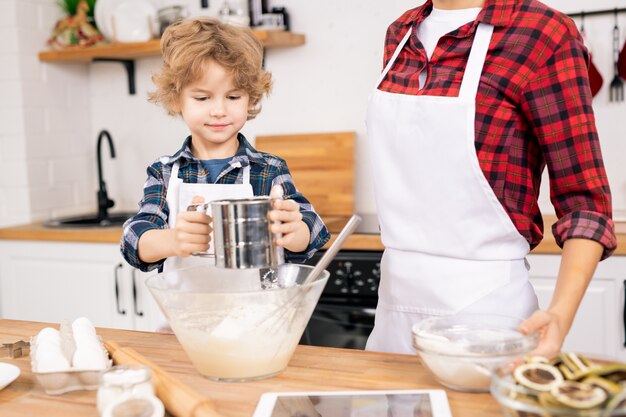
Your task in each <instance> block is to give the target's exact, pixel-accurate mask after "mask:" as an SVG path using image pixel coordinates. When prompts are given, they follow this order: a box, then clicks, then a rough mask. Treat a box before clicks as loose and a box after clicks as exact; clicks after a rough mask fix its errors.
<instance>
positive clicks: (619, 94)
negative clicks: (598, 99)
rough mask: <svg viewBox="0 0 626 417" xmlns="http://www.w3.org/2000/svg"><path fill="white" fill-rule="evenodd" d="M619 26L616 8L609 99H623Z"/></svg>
mask: <svg viewBox="0 0 626 417" xmlns="http://www.w3.org/2000/svg"><path fill="white" fill-rule="evenodd" d="M619 47H620V45H619V26H618V25H617V9H615V26H614V27H613V74H614V75H613V79H612V80H611V84H609V88H610V93H609V100H610V101H624V81H622V79H621V78H620V76H619V65H618V61H619V55H620V51H619Z"/></svg>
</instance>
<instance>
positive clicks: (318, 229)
mask: <svg viewBox="0 0 626 417" xmlns="http://www.w3.org/2000/svg"><path fill="white" fill-rule="evenodd" d="M238 139H239V149H238V150H237V153H236V154H235V156H233V158H232V159H231V160H230V162H229V164H228V165H227V166H226V167H225V168H224V170H223V171H222V172H221V173H220V174H219V175H218V177H217V179H216V181H215V183H219V184H235V183H241V182H242V173H243V167H245V166H248V165H249V166H250V183H251V185H252V189H253V191H254V195H255V196H259V195H269V193H270V189H271V188H272V186H273V185H277V184H280V185H282V187H283V190H284V196H285V198H289V199H292V200H294V201H296V202H297V203H298V204H299V205H300V213H302V216H303V218H302V220H303V221H304V222H305V223H306V225H307V226H308V227H309V230H310V231H311V240H310V241H309V246H308V247H307V248H306V249H305V251H304V252H302V253H294V252H290V251H288V250H285V257H286V260H288V261H296V262H303V261H305V260H307V259H308V258H310V257H311V255H313V253H315V251H316V250H318V249H319V248H321V247H322V246H324V244H326V242H328V240H329V239H330V234H329V233H328V230H327V229H326V226H325V225H324V223H323V222H322V219H321V218H320V217H319V215H317V213H315V210H314V208H313V206H312V205H311V203H309V201H308V200H307V199H306V198H305V197H304V196H303V195H302V194H301V193H299V192H298V190H297V189H296V186H295V184H294V182H293V179H292V178H291V174H290V173H289V169H288V168H287V164H286V162H285V161H284V160H283V159H281V158H278V157H277V156H274V155H271V154H268V153H264V152H259V151H257V150H256V149H254V148H253V147H252V146H251V145H250V144H249V143H248V141H247V140H246V138H245V137H244V136H243V135H242V134H239V136H238ZM190 144H191V137H188V138H187V139H186V140H185V142H184V144H183V146H182V148H181V149H180V150H179V151H178V152H176V153H175V154H174V155H173V156H165V157H162V158H159V159H157V160H156V161H155V162H154V163H153V164H152V165H150V166H149V167H148V169H147V172H148V179H147V180H146V183H145V184H144V189H143V193H144V194H143V198H142V199H141V201H140V202H139V212H138V213H137V214H136V215H135V216H133V217H132V218H130V219H128V220H127V221H126V223H124V232H123V235H122V239H121V252H122V255H123V256H124V259H126V261H127V262H128V263H129V264H130V265H132V266H134V267H136V268H139V269H140V270H142V271H150V270H153V269H155V268H159V269H162V265H163V262H164V260H161V261H159V262H156V263H152V264H149V263H145V262H142V261H141V260H140V259H139V256H138V254H137V246H138V243H139V238H140V237H141V235H142V234H143V233H145V232H146V231H148V230H152V229H165V228H167V227H168V223H167V221H168V217H169V208H168V205H167V202H166V200H165V197H166V194H167V185H168V182H169V179H170V173H171V170H172V166H173V165H174V163H175V162H178V163H179V167H180V168H179V169H180V170H179V173H178V177H179V178H182V180H183V182H186V183H202V184H207V183H209V180H210V179H209V174H208V172H206V171H205V170H204V169H203V166H202V163H201V162H200V161H199V160H198V159H197V158H196V157H194V156H193V155H192V153H191V149H190Z"/></svg>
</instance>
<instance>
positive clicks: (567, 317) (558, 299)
mask: <svg viewBox="0 0 626 417" xmlns="http://www.w3.org/2000/svg"><path fill="white" fill-rule="evenodd" d="M603 250H604V248H603V246H602V245H601V244H599V243H598V242H596V241H593V240H589V239H568V240H566V241H565V243H564V245H563V255H562V257H561V266H560V268H559V274H558V277H557V281H556V287H555V289H554V294H553V295H552V301H551V303H550V307H549V308H548V311H549V312H550V313H552V314H554V315H556V316H557V317H558V319H559V322H560V326H561V329H562V330H563V331H564V332H565V334H567V332H569V329H570V327H571V326H572V322H573V321H574V317H575V315H576V311H577V310H578V307H579V305H580V302H581V301H582V298H583V296H584V295H585V291H586V290H587V287H588V286H589V282H590V281H591V278H592V277H593V274H594V272H595V270H596V267H597V265H598V262H599V261H600V258H601V256H602V252H603Z"/></svg>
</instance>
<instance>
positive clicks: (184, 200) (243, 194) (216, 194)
mask: <svg viewBox="0 0 626 417" xmlns="http://www.w3.org/2000/svg"><path fill="white" fill-rule="evenodd" d="M240 166H241V165H240ZM235 167H236V165H235ZM178 168H179V165H178V162H176V163H175V164H174V166H172V174H171V175H170V180H169V182H168V184H167V196H166V201H167V206H168V207H169V210H170V215H169V217H168V220H167V224H168V225H169V227H170V229H173V228H174V227H175V226H176V216H177V215H178V213H180V212H181V211H186V210H187V206H189V204H191V200H192V198H193V197H195V196H202V197H204V202H205V203H208V202H210V201H214V200H221V199H224V198H249V197H254V191H253V190H252V185H251V184H250V165H248V166H246V167H244V169H243V181H242V183H241V184H192V183H185V182H183V180H182V179H180V178H178ZM207 214H208V215H211V212H210V206H209V211H208V212H207ZM208 252H209V254H213V253H215V248H214V247H213V239H211V243H210V246H209V250H208ZM210 261H211V262H212V263H213V264H214V263H215V259H214V258H210ZM206 262H207V258H204V257H201V256H188V257H186V258H181V257H179V256H173V257H171V258H167V259H166V260H165V263H164V264H163V272H170V271H175V270H178V269H181V268H186V267H189V266H194V265H198V264H203V263H206Z"/></svg>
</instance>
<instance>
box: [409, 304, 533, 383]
mask: <svg viewBox="0 0 626 417" xmlns="http://www.w3.org/2000/svg"><path fill="white" fill-rule="evenodd" d="M521 322H522V321H521V320H520V319H517V318H513V317H506V316H499V315H490V314H457V315H451V316H441V317H432V318H428V319H425V320H422V321H420V322H419V323H417V324H415V325H414V326H413V329H412V332H413V346H414V347H415V349H416V350H417V353H418V354H419V355H420V357H421V359H422V361H423V362H424V364H425V365H426V367H427V368H428V369H429V370H430V371H431V372H432V373H433V374H434V376H435V377H436V378H437V380H438V381H439V382H440V383H441V384H442V385H445V386H446V387H448V388H452V389H454V390H458V391H469V392H488V391H489V384H490V382H491V375H492V373H493V372H494V370H495V369H496V368H497V367H498V366H500V365H502V364H503V363H506V362H512V361H514V360H515V359H517V358H520V357H524V356H525V355H527V354H529V353H530V352H531V351H532V350H533V349H534V348H535V347H537V344H538V342H539V337H538V335H537V334H530V335H523V334H521V333H520V332H519V331H518V330H517V329H518V327H519V325H520V323H521Z"/></svg>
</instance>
